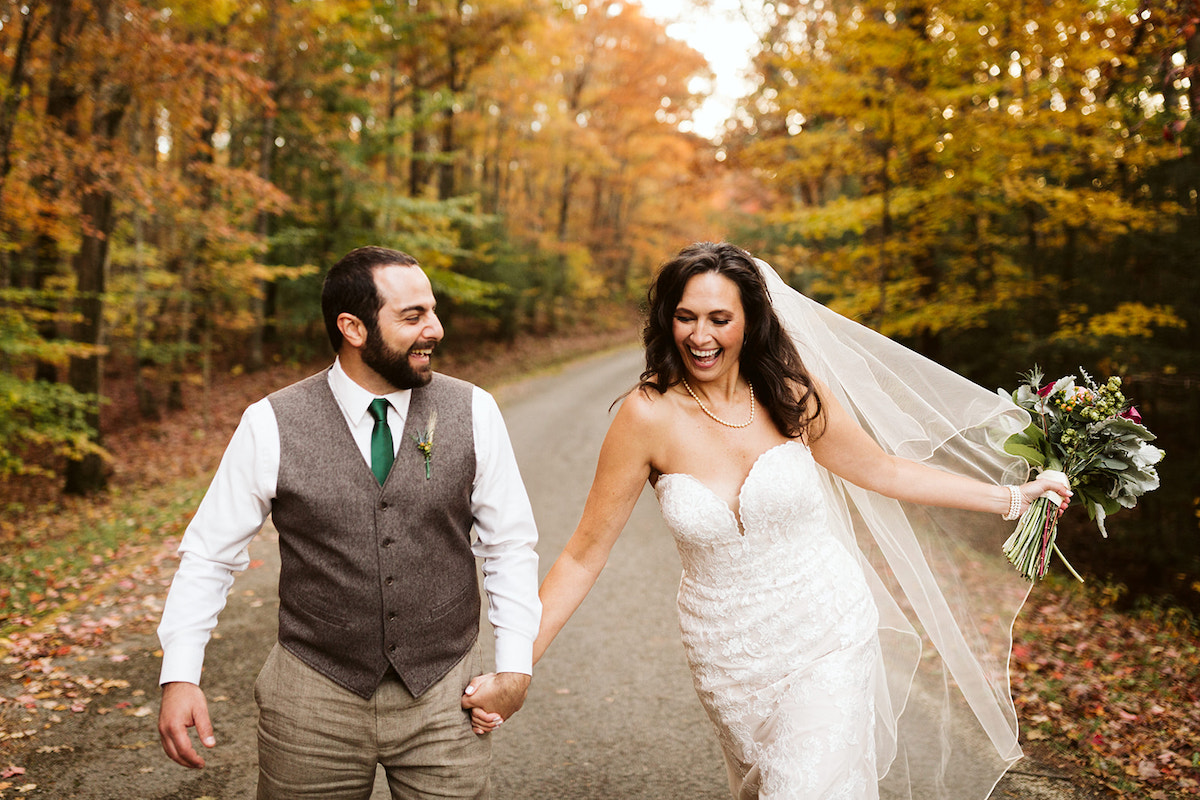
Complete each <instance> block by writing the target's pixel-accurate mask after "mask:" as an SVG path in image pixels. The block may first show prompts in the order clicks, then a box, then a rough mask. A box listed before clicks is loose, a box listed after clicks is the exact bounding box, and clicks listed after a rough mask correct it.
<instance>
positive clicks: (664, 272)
mask: <svg viewBox="0 0 1200 800" xmlns="http://www.w3.org/2000/svg"><path fill="white" fill-rule="evenodd" d="M706 272H715V273H717V274H718V275H723V276H725V277H726V278H728V279H729V280H731V281H733V283H734V284H735V285H736V286H737V287H738V292H739V294H740V295H741V300H742V310H743V311H744V313H745V315H746V339H745V342H744V343H743V345H742V356H741V361H740V364H739V367H740V370H741V374H742V375H743V376H745V378H746V380H748V381H749V382H750V383H752V384H753V385H754V393H755V395H756V396H757V398H758V401H759V403H760V404H761V405H762V407H763V408H765V409H766V410H767V412H768V413H769V414H770V415H771V419H772V420H773V421H774V422H775V425H776V426H777V427H778V428H779V430H781V431H782V432H783V434H784V435H785V436H788V437H790V438H793V439H794V438H797V437H800V436H804V435H805V434H808V433H809V432H810V427H812V426H813V424H814V423H817V422H818V421H819V420H820V419H821V417H822V408H821V398H820V397H818V396H817V392H816V389H815V388H814V386H813V381H812V378H811V377H810V376H809V374H808V370H806V369H805V368H804V364H803V362H802V361H801V360H800V354H799V353H798V352H797V351H796V346H795V345H794V344H793V343H792V338H791V337H790V336H788V334H787V332H786V331H784V329H783V325H782V324H780V322H779V317H778V316H777V315H776V314H775V308H774V307H773V306H772V305H771V298H770V295H769V294H768V293H767V285H766V282H765V281H764V280H763V277H762V273H760V272H759V271H758V267H757V266H756V265H755V263H754V258H753V257H752V256H751V255H750V254H749V253H747V252H746V251H745V250H742V249H741V248H740V247H737V246H735V245H732V244H728V243H727V242H720V243H714V242H697V243H696V244H692V245H688V246H687V247H685V248H683V249H682V250H680V251H679V253H678V254H677V255H676V256H675V257H674V258H673V259H671V260H670V261H668V262H666V263H665V264H663V265H662V267H660V268H659V270H658V274H657V275H656V276H655V278H654V282H653V283H652V284H651V285H650V290H649V292H648V294H647V300H648V302H649V306H650V313H649V316H648V318H647V319H646V325H645V328H643V330H642V343H643V344H644V345H645V348H646V369H645V371H643V372H642V374H641V377H640V379H639V381H638V388H639V389H643V390H644V389H645V388H646V387H653V388H654V389H655V390H657V391H658V392H659V394H665V393H666V391H667V390H668V389H669V388H671V387H672V386H674V385H675V384H677V383H679V382H680V380H682V379H683V378H684V376H685V374H686V373H685V371H684V366H683V359H682V358H681V357H680V355H679V350H678V349H677V348H676V346H675V336H674V333H673V330H674V319H675V309H676V308H677V307H678V306H679V301H680V299H681V298H682V297H683V290H684V287H685V286H687V283H688V281H690V280H691V279H692V278H694V277H695V276H697V275H703V274H704V273H706ZM812 433H814V434H815V435H813V436H810V437H809V438H816V437H817V436H819V435H820V430H819V428H818V429H814V430H813V431H812Z"/></svg>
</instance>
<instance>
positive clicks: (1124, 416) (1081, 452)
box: [1000, 367, 1163, 580]
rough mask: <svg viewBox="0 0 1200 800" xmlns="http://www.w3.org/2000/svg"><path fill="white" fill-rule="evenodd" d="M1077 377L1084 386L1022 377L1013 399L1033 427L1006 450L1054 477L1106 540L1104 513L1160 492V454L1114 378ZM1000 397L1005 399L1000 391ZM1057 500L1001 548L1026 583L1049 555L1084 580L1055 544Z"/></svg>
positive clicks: (1044, 500)
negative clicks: (1084, 511) (1069, 489)
mask: <svg viewBox="0 0 1200 800" xmlns="http://www.w3.org/2000/svg"><path fill="white" fill-rule="evenodd" d="M1080 372H1081V373H1082V375H1083V380H1082V381H1081V382H1077V379H1076V377H1075V376H1074V375H1067V376H1065V377H1063V378H1059V379H1058V380H1056V381H1053V382H1050V383H1046V384H1043V382H1042V381H1043V376H1042V372H1041V370H1040V369H1038V368H1037V367H1034V369H1032V370H1030V372H1029V373H1027V374H1026V375H1024V376H1023V377H1024V379H1025V380H1024V382H1023V383H1022V384H1021V385H1020V386H1018V387H1017V389H1016V391H1014V392H1013V393H1012V400H1013V402H1014V403H1016V404H1017V405H1018V406H1020V407H1021V408H1024V409H1025V410H1026V411H1028V412H1029V414H1030V416H1032V417H1033V422H1032V424H1030V426H1029V427H1028V428H1026V429H1025V430H1024V431H1022V432H1021V433H1017V434H1013V435H1012V436H1010V437H1009V438H1008V440H1007V441H1006V442H1005V444H1004V450H1005V451H1006V452H1008V453H1010V454H1012V455H1015V456H1019V457H1021V458H1023V459H1025V461H1027V462H1028V463H1029V464H1030V466H1033V467H1035V468H1037V469H1038V470H1039V472H1040V474H1041V475H1042V476H1043V477H1058V478H1060V479H1062V480H1064V481H1065V482H1066V483H1067V484H1068V485H1070V487H1071V489H1072V490H1073V492H1074V494H1073V496H1072V498H1071V504H1072V505H1074V504H1077V503H1082V504H1083V506H1084V507H1085V508H1086V509H1087V512H1088V516H1089V517H1091V518H1092V519H1093V520H1095V521H1096V525H1097V527H1098V528H1099V529H1100V533H1101V534H1102V535H1104V536H1107V535H1108V531H1107V530H1105V527H1104V521H1105V519H1106V518H1107V516H1108V515H1109V514H1112V513H1114V512H1115V511H1118V510H1119V509H1121V508H1133V507H1134V505H1136V504H1137V498H1138V497H1140V496H1142V495H1143V494H1145V493H1146V492H1149V491H1152V490H1154V489H1156V488H1158V471H1157V470H1156V468H1155V465H1156V464H1157V463H1158V462H1159V461H1160V460H1162V457H1163V451H1162V450H1160V449H1159V448H1157V447H1155V446H1154V445H1151V444H1150V442H1151V441H1153V440H1154V438H1155V437H1154V434H1152V433H1150V431H1148V430H1147V429H1146V428H1145V427H1144V426H1143V425H1142V424H1141V422H1142V418H1141V415H1140V414H1139V413H1138V411H1137V409H1136V408H1134V407H1133V406H1132V405H1131V404H1130V403H1129V402H1128V401H1127V400H1126V398H1125V395H1124V394H1122V392H1121V379H1120V378H1119V377H1116V376H1113V377H1111V378H1109V379H1108V380H1107V381H1106V382H1105V383H1104V384H1097V383H1096V382H1095V381H1094V380H1093V379H1092V378H1091V376H1090V375H1088V374H1087V373H1086V372H1084V371H1083V370H1082V369H1081V370H1080ZM1000 394H1001V396H1007V395H1006V394H1005V392H1004V391H1003V390H1001V392H1000ZM1055 473H1057V474H1055ZM1061 502H1062V498H1060V497H1058V496H1057V495H1055V494H1054V493H1053V492H1047V493H1046V494H1045V495H1043V496H1041V497H1039V498H1037V499H1036V500H1035V501H1034V502H1033V504H1032V505H1031V506H1030V507H1029V508H1028V509H1027V510H1026V511H1025V513H1024V514H1022V515H1021V516H1020V521H1019V522H1018V523H1017V529H1016V530H1015V531H1014V532H1013V534H1012V536H1010V537H1009V539H1008V541H1007V542H1005V544H1004V554H1005V555H1006V556H1007V557H1008V560H1009V561H1011V562H1012V563H1013V565H1014V566H1015V567H1016V568H1017V569H1018V570H1019V571H1020V572H1021V574H1022V575H1023V576H1024V577H1025V578H1027V579H1029V580H1035V579H1038V578H1042V577H1044V576H1045V574H1046V569H1047V567H1048V566H1049V562H1050V553H1051V551H1053V552H1054V553H1057V554H1058V557H1059V558H1060V559H1062V562H1063V564H1065V565H1066V567H1067V569H1068V570H1070V572H1071V574H1072V575H1074V576H1075V577H1076V578H1078V579H1079V580H1083V578H1081V577H1080V576H1079V573H1077V572H1076V571H1075V570H1074V568H1072V567H1071V565H1070V563H1068V562H1067V560H1066V558H1064V557H1063V554H1062V552H1061V551H1060V550H1059V549H1058V546H1057V545H1056V544H1055V542H1054V539H1055V534H1056V532H1057V526H1058V515H1059V504H1060V503H1061Z"/></svg>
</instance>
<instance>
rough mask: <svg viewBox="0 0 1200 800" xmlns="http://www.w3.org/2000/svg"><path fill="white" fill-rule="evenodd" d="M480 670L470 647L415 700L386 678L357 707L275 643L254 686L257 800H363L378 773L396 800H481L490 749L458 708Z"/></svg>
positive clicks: (477, 657) (484, 795) (485, 792)
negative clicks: (379, 768) (382, 771)
mask: <svg viewBox="0 0 1200 800" xmlns="http://www.w3.org/2000/svg"><path fill="white" fill-rule="evenodd" d="M482 667H483V659H482V657H481V655H480V651H479V644H478V642H477V643H476V644H475V647H474V649H472V650H471V652H469V653H468V654H467V655H466V656H465V657H464V658H463V659H462V661H460V662H459V663H458V664H457V665H456V666H455V667H454V669H452V670H450V673H449V674H448V675H447V676H446V677H445V678H442V680H440V681H438V682H437V683H436V684H434V685H433V686H432V687H431V688H430V689H429V690H428V691H426V692H425V693H424V694H422V695H421V696H420V697H416V698H414V697H413V696H412V695H411V694H409V692H408V690H407V689H405V688H404V684H402V683H401V682H400V679H399V678H398V677H397V676H396V675H395V674H393V673H391V672H389V674H388V676H387V677H386V678H385V679H384V681H383V683H381V684H380V685H379V688H378V689H376V690H375V694H374V695H372V696H371V698H370V699H369V700H364V699H362V698H361V697H359V696H358V695H356V694H354V693H353V692H350V691H348V690H346V689H343V688H342V687H341V686H338V685H337V684H336V683H334V682H333V681H331V680H329V679H328V678H326V677H325V676H324V675H322V674H320V673H319V672H317V671H316V670H314V669H312V668H311V667H309V666H308V665H307V664H305V663H304V662H302V661H301V660H300V659H298V658H296V656H294V655H292V654H291V653H290V652H288V651H287V650H285V649H284V648H283V647H281V646H280V645H279V644H278V643H276V645H275V647H274V649H273V650H271V654H270V655H269V656H268V657H267V662H266V664H264V665H263V668H262V672H261V673H259V676H258V680H257V681H256V682H255V684H254V698H255V700H256V701H257V702H258V711H259V720H258V800H292V798H322V800H368V798H370V796H371V789H372V786H373V785H374V783H375V768H376V764H382V765H383V767H384V769H385V770H386V771H387V779H388V786H389V787H390V789H391V792H392V797H393V798H394V800H419V798H428V797H438V798H470V800H486V798H487V797H488V796H489V792H490V785H489V782H488V774H489V768H490V766H491V754H492V747H491V740H490V738H489V737H488V736H476V735H475V734H474V733H473V732H472V731H471V722H470V717H469V715H468V714H467V712H465V711H463V710H462V708H461V706H460V700H461V698H462V693H463V689H465V688H466V686H467V684H468V683H469V682H470V680H471V678H473V677H474V676H476V675H478V674H479V673H480V672H482Z"/></svg>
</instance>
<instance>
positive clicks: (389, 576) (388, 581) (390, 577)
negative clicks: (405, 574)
mask: <svg viewBox="0 0 1200 800" xmlns="http://www.w3.org/2000/svg"><path fill="white" fill-rule="evenodd" d="M383 582H384V584H385V585H387V586H391V585H392V576H391V575H388V576H387V577H386V578H384V579H383Z"/></svg>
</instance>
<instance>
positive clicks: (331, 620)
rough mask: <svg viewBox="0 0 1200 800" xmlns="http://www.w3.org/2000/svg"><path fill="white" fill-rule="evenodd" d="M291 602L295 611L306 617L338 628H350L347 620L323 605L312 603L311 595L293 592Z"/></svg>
mask: <svg viewBox="0 0 1200 800" xmlns="http://www.w3.org/2000/svg"><path fill="white" fill-rule="evenodd" d="M291 600H292V603H293V605H294V607H295V609H296V610H297V611H299V612H302V613H304V614H305V615H307V616H310V617H314V618H316V619H318V620H320V621H321V622H324V623H327V624H329V625H337V626H338V627H339V628H348V627H350V621H349V620H348V619H346V618H345V617H343V616H342V615H340V614H338V613H337V612H336V611H334V610H333V609H331V608H329V607H327V606H325V605H324V604H321V603H314V602H313V598H312V595H310V594H305V593H303V592H295V593H294V594H293V596H292V598H291Z"/></svg>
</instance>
